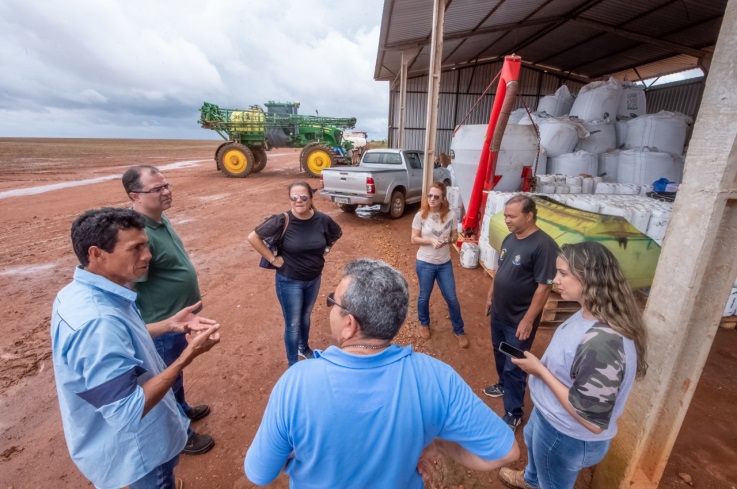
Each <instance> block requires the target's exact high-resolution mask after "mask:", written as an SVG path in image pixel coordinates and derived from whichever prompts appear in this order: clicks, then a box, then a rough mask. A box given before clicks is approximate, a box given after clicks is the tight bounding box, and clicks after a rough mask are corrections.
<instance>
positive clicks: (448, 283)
mask: <svg viewBox="0 0 737 489" xmlns="http://www.w3.org/2000/svg"><path fill="white" fill-rule="evenodd" d="M415 270H416V271H417V280H418V281H419V282H420V294H419V295H418V296H417V316H418V319H419V320H420V324H421V325H422V326H430V294H432V288H433V286H434V285H435V281H436V280H437V281H438V286H439V287H440V293H441V294H443V298H444V299H445V302H446V304H448V315H449V316H450V323H451V324H452V325H453V332H454V333H455V334H457V335H459V334H464V333H463V318H462V317H461V305H460V304H459V303H458V297H457V296H456V282H455V277H454V276H453V263H452V262H451V261H450V260H449V261H447V262H445V263H443V264H441V265H435V264H434V263H428V262H425V261H422V260H417V261H416V264H415Z"/></svg>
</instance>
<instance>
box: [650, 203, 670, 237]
mask: <svg viewBox="0 0 737 489" xmlns="http://www.w3.org/2000/svg"><path fill="white" fill-rule="evenodd" d="M670 216H671V211H670V210H669V209H666V208H664V207H656V208H654V209H653V210H652V213H651V215H650V223H648V225H647V235H648V236H650V237H651V238H652V239H653V240H655V242H657V243H658V244H660V245H662V244H663V239H664V238H665V231H666V230H667V229H668V223H670Z"/></svg>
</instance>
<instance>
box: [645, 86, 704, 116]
mask: <svg viewBox="0 0 737 489" xmlns="http://www.w3.org/2000/svg"><path fill="white" fill-rule="evenodd" d="M704 80H705V79H704V78H699V79H698V80H689V81H684V82H677V83H669V84H667V85H660V86H654V87H652V88H650V89H649V90H648V91H647V92H645V94H646V95H647V112H648V114H654V113H655V112H660V111H661V110H668V111H670V112H681V113H683V114H686V115H687V116H689V117H692V118H694V119H696V115H697V114H698V111H699V105H700V104H701V96H702V94H703V93H704Z"/></svg>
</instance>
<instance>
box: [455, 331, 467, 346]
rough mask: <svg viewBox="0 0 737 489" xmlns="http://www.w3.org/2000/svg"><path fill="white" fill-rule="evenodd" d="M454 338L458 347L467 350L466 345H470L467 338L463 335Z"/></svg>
mask: <svg viewBox="0 0 737 489" xmlns="http://www.w3.org/2000/svg"><path fill="white" fill-rule="evenodd" d="M456 338H458V345H459V346H460V347H461V348H468V345H469V344H470V343H469V342H468V337H467V336H466V335H464V334H457V335H456Z"/></svg>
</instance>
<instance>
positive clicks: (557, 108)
mask: <svg viewBox="0 0 737 489" xmlns="http://www.w3.org/2000/svg"><path fill="white" fill-rule="evenodd" d="M572 105H573V95H571V91H570V90H568V87H567V86H565V85H561V87H560V88H559V89H558V90H556V91H555V93H554V94H552V95H546V96H545V97H543V98H541V99H540V103H539V104H538V105H537V111H538V112H545V113H547V114H550V115H551V116H553V117H560V116H562V115H566V114H568V113H569V112H570V111H571V106H572Z"/></svg>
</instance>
